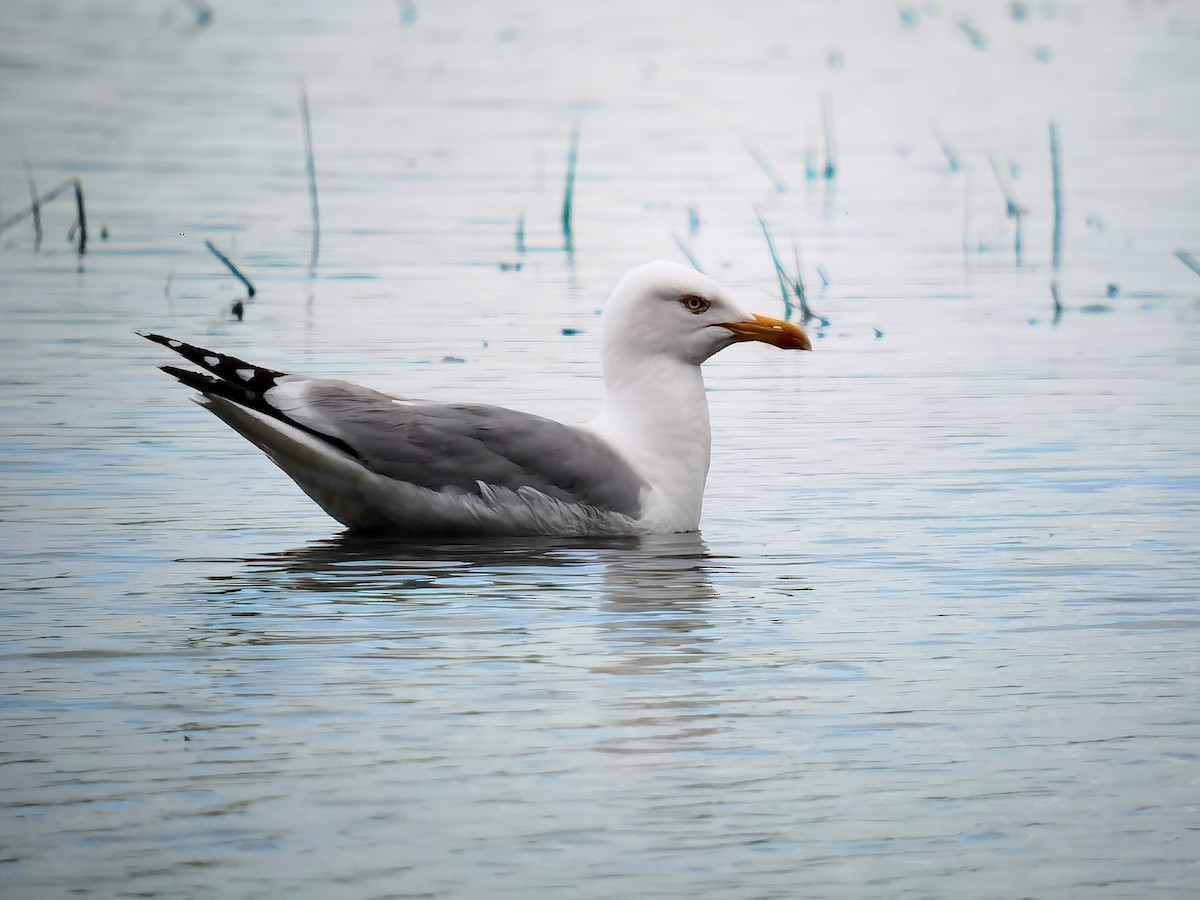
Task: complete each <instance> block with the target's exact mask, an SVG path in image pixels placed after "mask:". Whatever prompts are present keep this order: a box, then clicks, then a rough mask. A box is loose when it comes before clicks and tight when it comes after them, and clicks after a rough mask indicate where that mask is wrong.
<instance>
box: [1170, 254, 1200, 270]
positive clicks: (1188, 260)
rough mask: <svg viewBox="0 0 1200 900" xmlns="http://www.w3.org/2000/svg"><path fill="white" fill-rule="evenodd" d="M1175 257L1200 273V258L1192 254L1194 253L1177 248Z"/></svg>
mask: <svg viewBox="0 0 1200 900" xmlns="http://www.w3.org/2000/svg"><path fill="white" fill-rule="evenodd" d="M1175 258H1176V259H1177V260H1179V261H1180V262H1181V263H1183V264H1184V265H1185V266H1187V267H1188V268H1189V269H1191V270H1192V271H1193V272H1195V273H1196V274H1197V275H1200V260H1197V259H1196V257H1194V256H1192V254H1190V253H1188V252H1187V251H1186V250H1176V251H1175Z"/></svg>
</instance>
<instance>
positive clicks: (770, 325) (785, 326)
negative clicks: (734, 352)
mask: <svg viewBox="0 0 1200 900" xmlns="http://www.w3.org/2000/svg"><path fill="white" fill-rule="evenodd" d="M752 315H753V316H754V321H752V322H722V323H721V327H722V328H728V329H729V330H730V331H732V332H733V333H734V334H735V335H737V340H739V341H762V342H763V343H764V344H770V345H771V346H772V347H778V348H779V349H780V350H811V349H812V342H811V341H809V339H808V335H807V334H805V333H804V331H803V330H801V328H800V327H799V326H797V325H793V324H792V323H791V322H785V321H783V319H772V318H771V317H770V316H760V315H757V314H752Z"/></svg>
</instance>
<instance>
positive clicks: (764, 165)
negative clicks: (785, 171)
mask: <svg viewBox="0 0 1200 900" xmlns="http://www.w3.org/2000/svg"><path fill="white" fill-rule="evenodd" d="M746 151H747V152H748V153H749V154H750V156H751V157H752V158H753V159H754V161H755V162H756V163H758V167H759V168H760V169H762V171H763V174H764V175H766V176H767V178H769V179H771V184H773V185H774V186H775V193H777V194H782V193H784V192H786V191H787V189H788V186H787V183H786V182H785V181H784V180H783V179H782V178H780V177H779V173H777V172H776V171H775V169H774V167H773V166H772V165H771V163H770V162H769V161H768V160H767V158H766V157H765V156H763V153H762V151H761V150H759V149H758V148H757V147H755V146H754V145H753V144H746Z"/></svg>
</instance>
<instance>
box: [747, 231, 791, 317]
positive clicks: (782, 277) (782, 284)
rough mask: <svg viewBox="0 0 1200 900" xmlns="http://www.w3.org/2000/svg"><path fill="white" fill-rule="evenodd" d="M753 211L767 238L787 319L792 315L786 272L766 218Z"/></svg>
mask: <svg viewBox="0 0 1200 900" xmlns="http://www.w3.org/2000/svg"><path fill="white" fill-rule="evenodd" d="M755 212H756V213H757V215H758V224H759V225H760V226H761V227H762V233H763V237H765V238H766V239H767V250H768V251H769V252H770V254H771V262H772V264H774V266H775V277H777V278H778V279H779V293H780V295H781V296H782V297H783V317H784V319H789V318H791V315H792V301H791V300H789V299H788V278H787V273H786V272H784V271H783V265H782V264H781V263H780V262H779V254H778V253H776V252H775V242H774V241H773V240H771V232H770V231H769V230H768V229H767V221H766V219H764V218H763V217H762V213H760V212H758V210H755Z"/></svg>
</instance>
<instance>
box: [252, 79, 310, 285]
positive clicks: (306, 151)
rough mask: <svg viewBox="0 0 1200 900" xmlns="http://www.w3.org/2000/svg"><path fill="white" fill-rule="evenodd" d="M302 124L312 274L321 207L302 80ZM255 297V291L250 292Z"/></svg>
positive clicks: (306, 94)
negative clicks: (310, 223) (310, 224)
mask: <svg viewBox="0 0 1200 900" xmlns="http://www.w3.org/2000/svg"><path fill="white" fill-rule="evenodd" d="M300 123H301V126H302V128H303V131H304V166H305V169H306V170H307V171H308V199H309V209H310V212H311V214H312V249H311V250H310V252H309V257H308V268H309V271H310V273H311V271H312V270H314V269H316V267H317V258H318V257H319V256H320V255H321V205H320V203H319V201H318V199H317V168H316V164H315V162H314V161H313V149H312V122H311V119H310V118H309V114H308V89H307V88H306V87H305V85H304V79H303V78H302V79H300ZM250 296H254V291H253V290H251V291H250Z"/></svg>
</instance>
